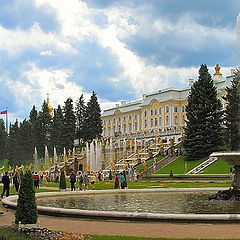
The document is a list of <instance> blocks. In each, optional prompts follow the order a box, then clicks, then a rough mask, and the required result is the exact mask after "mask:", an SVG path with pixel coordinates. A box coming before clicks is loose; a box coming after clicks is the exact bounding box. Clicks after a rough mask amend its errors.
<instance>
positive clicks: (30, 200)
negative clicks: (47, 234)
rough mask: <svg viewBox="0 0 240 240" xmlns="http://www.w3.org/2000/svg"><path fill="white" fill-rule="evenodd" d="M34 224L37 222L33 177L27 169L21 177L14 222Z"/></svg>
mask: <svg viewBox="0 0 240 240" xmlns="http://www.w3.org/2000/svg"><path fill="white" fill-rule="evenodd" d="M19 222H21V223H22V224H35V223H36V222H37V204H36V199H35V192H34V186H33V177H32V174H31V172H30V170H28V171H27V172H26V173H24V174H23V176H22V178H21V185H20V190H19V196H18V201H17V211H16V213H15V223H16V224H18V223H19Z"/></svg>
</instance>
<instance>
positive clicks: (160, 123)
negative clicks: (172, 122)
mask: <svg viewBox="0 0 240 240" xmlns="http://www.w3.org/2000/svg"><path fill="white" fill-rule="evenodd" d="M159 126H162V118H161V117H160V118H159Z"/></svg>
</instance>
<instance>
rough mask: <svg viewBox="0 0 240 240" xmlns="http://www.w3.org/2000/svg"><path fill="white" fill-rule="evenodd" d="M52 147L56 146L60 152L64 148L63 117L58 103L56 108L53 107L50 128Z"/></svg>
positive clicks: (59, 152) (60, 152)
mask: <svg viewBox="0 0 240 240" xmlns="http://www.w3.org/2000/svg"><path fill="white" fill-rule="evenodd" d="M50 144H51V146H52V147H56V149H57V153H58V154H62V153H63V148H64V117H63V112H62V108H61V106H60V105H58V108H57V109H54V116H53V126H52V130H51V142H50Z"/></svg>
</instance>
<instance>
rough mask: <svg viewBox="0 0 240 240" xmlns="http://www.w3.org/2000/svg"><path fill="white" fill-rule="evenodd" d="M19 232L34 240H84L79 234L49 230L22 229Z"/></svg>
mask: <svg viewBox="0 0 240 240" xmlns="http://www.w3.org/2000/svg"><path fill="white" fill-rule="evenodd" d="M18 231H20V233H21V234H24V235H26V236H28V237H29V238H30V239H32V240H84V237H83V235H82V234H79V233H65V232H57V231H53V230H51V229H47V228H31V229H29V228H20V229H19V230H18ZM85 240H86V239H85Z"/></svg>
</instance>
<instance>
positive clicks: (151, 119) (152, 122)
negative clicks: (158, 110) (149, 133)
mask: <svg viewBox="0 0 240 240" xmlns="http://www.w3.org/2000/svg"><path fill="white" fill-rule="evenodd" d="M151 127H153V119H151Z"/></svg>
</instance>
